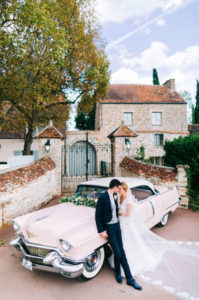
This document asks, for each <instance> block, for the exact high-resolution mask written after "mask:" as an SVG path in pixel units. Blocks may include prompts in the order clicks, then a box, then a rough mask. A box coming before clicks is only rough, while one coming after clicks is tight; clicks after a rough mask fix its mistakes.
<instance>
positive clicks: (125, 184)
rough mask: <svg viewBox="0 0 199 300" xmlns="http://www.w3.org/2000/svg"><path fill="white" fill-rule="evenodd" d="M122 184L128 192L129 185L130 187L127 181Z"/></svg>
mask: <svg viewBox="0 0 199 300" xmlns="http://www.w3.org/2000/svg"><path fill="white" fill-rule="evenodd" d="M120 185H121V186H122V188H123V189H124V190H125V192H127V191H128V189H129V187H128V184H127V183H126V182H124V181H123V182H121V184H120Z"/></svg>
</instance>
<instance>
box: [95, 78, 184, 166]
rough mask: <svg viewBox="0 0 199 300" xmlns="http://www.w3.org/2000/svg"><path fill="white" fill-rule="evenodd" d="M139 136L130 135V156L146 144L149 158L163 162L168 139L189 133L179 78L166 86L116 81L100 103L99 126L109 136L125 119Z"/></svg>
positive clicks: (128, 125) (98, 128) (96, 121)
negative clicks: (164, 147)
mask: <svg viewBox="0 0 199 300" xmlns="http://www.w3.org/2000/svg"><path fill="white" fill-rule="evenodd" d="M122 121H123V122H124V125H126V126H127V127H128V128H129V129H131V130H133V132H134V133H135V135H134V136H133V137H130V141H131V143H132V147H131V150H130V153H129V154H130V155H135V154H136V150H137V149H139V147H140V146H144V147H145V158H149V157H154V162H155V163H161V157H162V156H163V155H164V151H163V144H164V141H165V140H173V139H174V138H176V137H179V136H185V135H187V134H188V130H187V118H186V101H185V100H184V99H183V98H182V97H181V96H180V94H179V93H177V92H176V90H175V80H174V79H170V80H168V81H166V82H165V83H164V84H163V85H162V86H158V85H138V84H112V85H110V88H109V91H108V94H107V96H106V97H105V99H103V100H102V101H100V102H99V103H98V104H97V108H96V120H95V129H96V130H97V131H100V135H101V136H102V137H103V138H104V140H106V142H108V139H107V137H108V136H109V135H110V133H111V132H113V131H114V130H115V129H116V128H117V127H119V126H120V124H121V122H122Z"/></svg>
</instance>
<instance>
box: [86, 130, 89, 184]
mask: <svg viewBox="0 0 199 300" xmlns="http://www.w3.org/2000/svg"><path fill="white" fill-rule="evenodd" d="M88 163H89V161H88V131H87V132H86V181H88Z"/></svg>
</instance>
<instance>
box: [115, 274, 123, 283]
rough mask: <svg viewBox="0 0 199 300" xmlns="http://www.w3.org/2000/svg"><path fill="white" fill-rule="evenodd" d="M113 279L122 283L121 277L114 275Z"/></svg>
mask: <svg viewBox="0 0 199 300" xmlns="http://www.w3.org/2000/svg"><path fill="white" fill-rule="evenodd" d="M115 279H116V281H117V282H118V283H122V276H121V275H116V276H115Z"/></svg>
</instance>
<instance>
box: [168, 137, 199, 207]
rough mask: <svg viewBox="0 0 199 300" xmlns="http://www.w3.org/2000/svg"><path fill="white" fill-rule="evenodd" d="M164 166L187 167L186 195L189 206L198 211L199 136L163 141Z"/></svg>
mask: <svg viewBox="0 0 199 300" xmlns="http://www.w3.org/2000/svg"><path fill="white" fill-rule="evenodd" d="M164 150H165V153H166V154H165V156H164V162H165V165H167V166H171V167H175V166H176V165H179V164H180V165H189V167H190V168H189V169H187V175H188V195H189V196H190V201H189V206H190V207H192V208H194V209H199V184H198V183H199V135H198V134H191V135H189V136H186V137H179V138H176V139H174V140H173V141H165V145H164Z"/></svg>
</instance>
